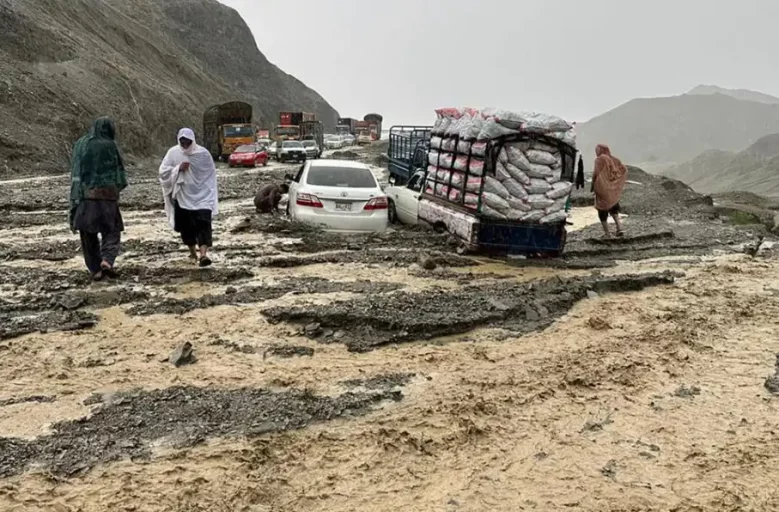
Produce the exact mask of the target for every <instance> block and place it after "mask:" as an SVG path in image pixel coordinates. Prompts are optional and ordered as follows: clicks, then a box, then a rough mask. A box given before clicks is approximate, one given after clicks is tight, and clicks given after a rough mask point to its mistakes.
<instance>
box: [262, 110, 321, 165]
mask: <svg viewBox="0 0 779 512" xmlns="http://www.w3.org/2000/svg"><path fill="white" fill-rule="evenodd" d="M273 140H275V141H276V142H283V141H285V140H300V141H303V140H313V141H315V142H316V144H317V146H319V156H321V155H322V151H324V147H325V129H324V126H323V125H322V122H321V121H318V120H317V118H316V114H310V113H308V112H279V125H278V126H277V127H276V128H275V129H274V130H273Z"/></svg>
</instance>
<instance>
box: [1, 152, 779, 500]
mask: <svg viewBox="0 0 779 512" xmlns="http://www.w3.org/2000/svg"><path fill="white" fill-rule="evenodd" d="M375 146H378V145H375ZM383 152H385V151H383V150H378V149H376V147H373V146H369V147H368V148H365V149H360V150H355V153H358V154H360V155H361V156H360V158H361V159H362V160H364V161H366V162H368V163H372V162H378V161H380V160H382V158H381V157H382V154H383ZM292 171H294V166H279V165H277V164H275V163H273V164H271V165H270V166H269V167H268V168H264V169H256V170H235V171H234V170H227V169H220V195H221V197H222V199H223V203H222V204H221V205H220V210H221V211H220V215H219V216H218V217H217V219H216V222H215V226H214V228H215V237H216V240H215V246H214V248H213V259H214V267H213V268H212V269H208V270H201V269H199V268H197V266H196V265H194V264H193V263H192V262H191V261H189V260H188V258H187V251H186V249H185V248H184V247H181V246H180V245H179V243H178V239H177V236H176V234H175V233H173V232H172V231H171V230H170V228H169V226H168V225H167V221H166V219H165V218H164V215H162V213H161V211H160V203H161V201H160V200H159V190H158V188H157V184H156V178H155V173H156V170H155V169H154V168H153V166H150V167H149V168H148V169H145V170H144V169H139V170H137V172H134V174H133V175H132V177H131V187H130V189H128V192H127V194H126V196H125V198H124V199H126V206H127V208H125V215H124V216H125V224H126V226H127V231H126V233H125V237H124V238H125V241H124V250H123V254H122V255H121V256H120V258H119V260H118V262H117V264H118V269H119V271H120V275H119V278H118V279H115V280H111V281H106V282H101V283H91V282H90V280H89V277H88V276H87V274H86V272H85V271H84V269H83V261H82V260H81V259H80V255H79V253H78V244H77V239H76V236H75V235H73V234H72V233H70V231H69V230H68V227H67V226H66V225H65V222H66V221H65V215H64V208H63V205H64V202H63V198H64V197H67V195H66V192H67V187H66V185H67V180H66V179H65V178H62V179H60V178H55V179H51V180H47V181H46V186H42V185H41V182H40V181H38V180H30V181H20V182H15V183H8V182H6V183H0V220H3V222H2V223H0V235H2V242H0V473H2V475H3V476H2V477H0V510H9V511H10V510H13V511H16V512H22V511H24V512H28V511H35V512H37V511H51V510H55V511H57V512H63V511H66V512H76V511H79V512H102V511H104V510H127V511H132V510H134V511H138V510H143V511H150V512H162V511H165V512H168V511H170V512H183V511H187V512H192V511H209V512H214V511H216V512H226V511H234V510H243V511H252V512H255V511H263V512H265V511H290V512H291V511H299V510H322V511H343V510H377V511H383V510H387V511H390V510H421V511H428V510H429V511H437V510H586V511H603V510H699V511H706V512H708V511H712V512H713V511H719V510H742V509H743V510H746V509H748V510H755V511H774V510H777V509H779V494H777V493H776V492H774V491H773V490H772V489H773V488H774V486H773V482H775V481H776V479H777V478H779V469H777V468H779V465H777V461H779V450H777V449H776V446H777V443H776V436H775V435H774V430H775V429H774V424H775V421H774V418H775V408H776V404H777V403H776V400H777V397H776V395H775V394H776V393H777V390H779V385H777V384H776V382H777V375H776V371H777V370H776V367H775V363H776V354H777V353H779V344H778V343H779V342H777V341H776V340H779V326H778V325H777V323H776V318H777V316H778V315H779V259H777V258H776V252H775V250H773V244H774V242H775V239H774V238H772V237H771V236H769V235H768V234H767V233H766V232H765V230H764V228H762V227H761V226H759V225H758V226H756V225H735V224H732V223H730V222H728V220H727V219H725V218H720V217H719V216H718V214H717V212H716V210H712V205H711V202H710V201H709V200H708V199H707V198H705V197H702V196H699V195H697V194H695V193H694V192H691V191H690V190H688V189H686V188H685V187H683V186H679V185H677V184H676V183H675V182H671V181H668V180H661V179H654V178H651V177H648V178H647V179H646V180H645V181H642V180H644V178H643V177H642V176H641V175H640V174H639V173H638V172H633V173H632V174H631V180H632V181H636V182H641V185H633V184H631V185H629V187H628V190H627V191H626V195H625V198H624V200H623V209H624V211H625V213H626V217H625V228H626V236H625V238H623V239H615V240H608V241H604V240H602V233H601V228H600V226H599V225H598V224H597V216H595V215H594V211H593V210H592V209H591V208H587V209H586V210H578V209H577V210H576V211H575V212H574V215H573V217H572V218H573V221H574V226H571V229H570V230H569V233H568V245H567V251H566V254H564V256H563V257H562V258H558V259H552V260H549V259H539V258H530V259H521V258H502V259H489V258H484V257H478V256H462V255H458V254H456V245H457V244H456V243H455V241H453V240H452V239H451V238H450V237H448V235H440V234H435V233H432V232H428V231H425V230H423V229H421V228H408V227H403V226H397V227H395V228H394V229H393V230H392V231H389V232H387V233H386V234H384V235H381V236H372V237H371V236H361V237H346V236H335V235H332V234H327V233H323V232H321V231H319V230H316V229H311V228H307V227H305V226H299V225H295V224H293V223H289V222H287V221H286V220H284V219H283V218H281V217H276V218H272V217H258V216H256V215H255V214H254V212H253V210H254V208H253V205H252V196H253V194H254V191H255V189H256V187H257V186H259V185H260V184H262V183H265V182H268V181H279V180H281V179H283V176H284V174H286V173H287V172H292ZM222 192H224V194H222ZM247 218H248V221H247V220H246V219H247ZM582 219H584V220H583V221H582ZM760 237H764V238H763V239H762V241H761V244H760V248H759V250H757V249H756V250H754V251H751V250H750V249H749V247H754V246H755V245H756V241H757V240H761V239H760ZM187 346H188V347H192V349H193V350H194V358H193V359H192V360H190V361H189V363H190V364H186V365H179V366H176V365H175V364H172V363H171V362H170V355H171V353H172V352H174V351H176V350H177V349H180V348H181V347H187ZM401 393H402V400H401Z"/></svg>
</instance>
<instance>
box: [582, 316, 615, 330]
mask: <svg viewBox="0 0 779 512" xmlns="http://www.w3.org/2000/svg"><path fill="white" fill-rule="evenodd" d="M587 325H589V326H590V328H592V329H595V330H596V331H608V330H609V329H612V327H611V324H610V323H609V322H608V321H607V320H605V319H603V318H601V317H599V316H592V317H590V319H589V320H588V321H587Z"/></svg>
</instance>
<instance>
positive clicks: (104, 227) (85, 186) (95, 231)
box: [68, 117, 127, 281]
mask: <svg viewBox="0 0 779 512" xmlns="http://www.w3.org/2000/svg"><path fill="white" fill-rule="evenodd" d="M115 137H116V126H115V125H114V122H113V121H112V120H111V119H109V118H107V117H101V118H99V119H97V120H96V121H95V122H94V124H93V125H92V128H91V129H90V130H89V133H88V134H87V135H85V136H83V137H81V138H80V139H79V140H78V141H77V142H76V144H75V145H74V146H73V155H72V157H71V163H70V212H69V215H68V218H69V222H70V227H71V229H72V230H73V232H74V233H75V232H76V231H78V232H79V235H80V236H81V250H82V252H83V253H84V262H85V263H86V266H87V269H89V272H90V274H91V275H92V279H93V280H94V281H100V280H102V279H103V278H104V277H116V271H115V270H114V264H115V262H116V257H117V256H118V255H119V250H120V247H121V237H122V231H124V221H123V220H122V214H121V212H120V211H119V193H120V192H121V191H122V190H124V189H125V188H127V174H126V173H125V169H124V164H123V162H122V155H121V153H120V152H119V147H118V146H117V144H116V140H115ZM98 235H99V237H100V238H98Z"/></svg>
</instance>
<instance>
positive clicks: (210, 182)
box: [160, 128, 219, 267]
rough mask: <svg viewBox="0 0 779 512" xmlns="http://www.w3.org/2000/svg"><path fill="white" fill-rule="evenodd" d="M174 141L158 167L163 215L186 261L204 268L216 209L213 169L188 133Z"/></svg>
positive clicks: (206, 154)
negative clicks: (185, 252)
mask: <svg viewBox="0 0 779 512" xmlns="http://www.w3.org/2000/svg"><path fill="white" fill-rule="evenodd" d="M177 140H178V144H177V145H175V146H173V147H172V148H170V149H169V150H168V153H167V154H166V155H165V158H164V159H163V160H162V164H160V183H161V184H162V196H163V199H164V201H165V213H166V214H167V215H168V222H169V223H170V226H171V227H172V228H173V230H174V231H176V232H177V233H180V234H181V240H182V241H183V242H184V244H185V245H186V246H187V247H188V248H189V254H190V257H191V258H192V259H193V260H196V261H198V262H199V263H200V266H201V267H208V266H210V265H211V259H210V258H209V257H208V249H209V248H211V246H212V245H213V239H212V238H213V230H212V226H211V222H212V220H213V218H214V217H216V214H217V212H218V209H219V198H218V192H217V181H216V166H215V165H214V160H213V159H212V158H211V153H209V151H208V150H207V149H206V148H204V147H203V146H199V145H198V144H197V142H196V141H195V132H193V131H192V130H191V129H189V128H182V129H181V130H180V131H179V133H178V138H177Z"/></svg>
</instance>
